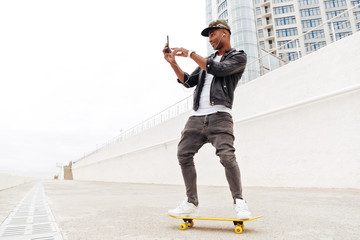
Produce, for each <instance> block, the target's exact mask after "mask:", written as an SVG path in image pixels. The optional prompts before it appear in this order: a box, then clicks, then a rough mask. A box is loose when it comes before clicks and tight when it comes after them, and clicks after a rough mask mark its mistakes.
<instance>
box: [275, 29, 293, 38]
mask: <svg viewBox="0 0 360 240" xmlns="http://www.w3.org/2000/svg"><path fill="white" fill-rule="evenodd" d="M295 35H298V30H297V28H285V29H279V30H276V36H277V37H290V36H295Z"/></svg>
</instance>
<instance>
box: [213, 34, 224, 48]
mask: <svg viewBox="0 0 360 240" xmlns="http://www.w3.org/2000/svg"><path fill="white" fill-rule="evenodd" d="M224 36H225V33H223V35H222V36H221V38H220V39H219V41H218V43H217V44H216V47H215V49H216V48H217V47H218V46H219V43H220V41H221V39H222V38H223V37H224Z"/></svg>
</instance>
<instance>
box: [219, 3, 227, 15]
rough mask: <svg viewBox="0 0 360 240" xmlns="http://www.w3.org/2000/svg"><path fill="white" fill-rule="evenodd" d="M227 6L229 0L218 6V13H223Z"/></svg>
mask: <svg viewBox="0 0 360 240" xmlns="http://www.w3.org/2000/svg"><path fill="white" fill-rule="evenodd" d="M226 7H227V0H225V1H224V2H223V3H221V4H220V6H219V7H218V13H221V12H222V11H223V10H224V9H225V8H226Z"/></svg>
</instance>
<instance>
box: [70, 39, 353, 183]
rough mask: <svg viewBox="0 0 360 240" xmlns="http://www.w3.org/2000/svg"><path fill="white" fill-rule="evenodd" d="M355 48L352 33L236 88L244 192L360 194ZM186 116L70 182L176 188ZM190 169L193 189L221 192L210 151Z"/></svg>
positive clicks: (86, 163) (105, 154) (80, 167)
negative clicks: (297, 189) (196, 186)
mask: <svg viewBox="0 0 360 240" xmlns="http://www.w3.org/2000/svg"><path fill="white" fill-rule="evenodd" d="M359 42H360V33H356V34H354V35H352V36H350V37H347V38H345V39H342V40H341V41H338V42H336V43H334V44H331V45H329V46H327V47H325V48H323V49H320V50H319V51H317V52H315V53H313V54H311V55H307V56H305V57H304V58H302V59H300V60H298V61H296V62H293V63H290V64H288V65H286V66H284V67H282V68H280V69H277V70H275V71H273V72H271V73H268V74H266V75H264V76H262V77H260V78H258V79H256V80H253V81H251V82H249V83H247V84H245V85H242V86H240V87H238V88H237V90H236V96H235V103H234V110H233V118H234V122H235V125H234V127H235V136H236V141H235V145H236V149H237V151H236V154H237V158H238V162H239V165H240V169H241V173H242V179H243V184H244V186H274V187H329V188H333V187H334V188H360V174H359V172H360V171H359V170H360V144H359V142H360V68H359V67H358V65H359V63H360V44H358V43H359ZM179 87H180V86H179ZM189 114H190V112H188V113H185V114H183V115H181V116H178V117H177V118H174V119H172V120H170V121H168V122H166V123H164V124H162V125H159V126H157V127H155V128H152V129H149V130H147V131H144V132H143V133H141V134H139V135H136V136H134V137H132V138H129V139H127V140H125V141H123V142H120V143H117V144H114V145H112V146H110V147H107V148H104V149H103V150H101V151H99V152H97V153H95V154H93V155H91V156H89V157H87V158H85V159H83V160H81V161H79V162H77V163H75V164H74V165H73V174H74V179H79V180H80V179H81V180H98V181H117V182H144V183H169V184H170V183H171V184H182V183H183V181H182V177H181V173H180V168H179V166H178V164H177V159H176V147H177V142H178V140H179V137H180V132H181V130H182V129H183V127H184V124H185V122H186V120H187V118H188V116H189ZM196 164H197V170H198V182H199V184H204V185H227V183H226V181H225V176H224V171H223V169H222V166H221V164H220V163H219V160H218V159H217V157H216V156H215V149H213V148H212V147H211V145H209V144H208V145H206V146H204V147H203V148H202V149H201V150H200V152H199V153H198V155H197V156H196Z"/></svg>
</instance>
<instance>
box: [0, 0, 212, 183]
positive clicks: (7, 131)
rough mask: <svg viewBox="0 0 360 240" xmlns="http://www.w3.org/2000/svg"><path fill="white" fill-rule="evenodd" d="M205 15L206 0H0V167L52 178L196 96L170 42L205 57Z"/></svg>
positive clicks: (189, 66)
mask: <svg viewBox="0 0 360 240" xmlns="http://www.w3.org/2000/svg"><path fill="white" fill-rule="evenodd" d="M205 24H206V20H205V0H196V1H194V0H154V1H149V0H137V1H119V0H117V1H115V0H101V1H100V0H96V1H94V0H93V1H91V0H71V1H67V0H65V1H64V0H62V1H52V0H43V1H38V0H36V1H29V0H26V1H18V0H11V1H10V0H8V1H0V172H5V173H11V174H16V175H30V176H38V177H53V176H54V175H55V174H56V173H57V169H56V163H57V162H63V163H64V164H68V163H69V162H70V161H73V160H77V159H79V158H80V157H82V156H83V155H84V154H85V153H88V152H90V151H92V150H94V149H95V148H96V147H97V145H101V144H103V143H104V142H106V141H107V140H108V139H110V138H113V137H116V136H118V135H119V134H120V130H121V129H122V130H126V129H129V128H130V127H132V126H134V125H136V124H137V123H140V122H142V121H143V120H145V119H146V118H148V117H151V116H153V115H155V114H156V113H158V112H160V111H161V110H163V109H165V108H166V107H168V106H170V105H172V104H174V103H176V102H178V101H180V100H182V99H184V98H185V97H187V96H189V95H190V94H191V92H189V91H186V90H184V89H183V88H182V87H181V85H179V84H178V83H177V82H176V77H175V74H174V73H173V72H172V70H171V69H170V67H169V65H168V63H166V62H165V60H164V59H163V55H162V48H163V47H164V44H165V42H166V35H169V36H170V45H171V46H172V47H174V46H178V47H180V46H181V47H185V48H191V49H194V50H196V51H197V52H198V53H200V54H201V55H203V56H205V55H206V54H207V53H206V44H207V38H204V37H202V36H201V35H200V32H201V30H202V29H203V28H204V27H205ZM179 62H180V65H181V66H183V68H184V70H187V71H189V72H190V71H192V70H193V68H194V67H195V66H196V65H195V64H194V63H193V62H191V60H189V59H181V61H179Z"/></svg>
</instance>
